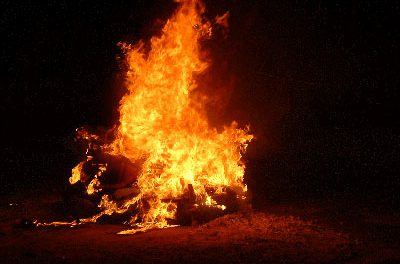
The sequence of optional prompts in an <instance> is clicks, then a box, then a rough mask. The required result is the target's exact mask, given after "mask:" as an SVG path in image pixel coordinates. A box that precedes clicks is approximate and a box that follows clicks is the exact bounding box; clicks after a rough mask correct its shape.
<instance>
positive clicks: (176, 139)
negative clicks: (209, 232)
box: [70, 0, 253, 232]
mask: <svg viewBox="0 0 400 264" xmlns="http://www.w3.org/2000/svg"><path fill="white" fill-rule="evenodd" d="M204 14H205V7H204V5H203V4H202V3H201V2H200V1H197V0H186V1H182V2H181V3H180V4H179V8H178V9H177V11H176V12H175V13H174V14H173V16H172V17H171V18H170V19H169V20H168V21H166V23H165V25H164V27H163V29H162V32H161V34H160V35H159V36H154V37H152V38H151V40H150V41H149V43H146V44H145V43H144V42H143V41H140V42H139V43H137V44H134V45H131V44H127V43H120V46H121V48H122V50H123V52H124V53H125V62H126V66H127V67H126V68H127V72H126V89H127V93H126V94H125V95H124V96H123V97H122V99H121V101H120V107H119V114H120V117H119V122H118V125H117V126H115V127H114V128H113V129H112V130H110V131H109V132H106V133H104V134H103V135H99V134H93V133H91V132H90V131H88V130H86V129H78V130H77V136H76V138H77V141H78V142H79V144H80V145H81V147H82V149H83V150H85V153H86V154H85V157H84V158H83V161H81V162H80V163H79V164H78V165H77V166H75V168H73V170H72V176H71V177H70V183H71V184H73V185H81V186H82V187H84V188H83V189H84V191H85V192H86V194H85V195H87V196H88V198H89V199H90V200H91V201H93V202H94V203H95V204H97V205H98V207H99V212H97V213H96V214H95V215H94V216H92V217H90V218H86V219H81V222H99V221H104V218H108V219H109V218H115V219H118V221H119V222H126V223H127V224H129V225H131V226H134V227H136V228H137V229H135V230H144V231H145V230H147V229H150V228H164V227H168V226H172V225H177V224H178V225H187V224H191V223H193V222H205V221H208V220H210V219H212V218H215V217H217V216H220V215H223V214H225V213H230V212H234V211H237V210H238V209H239V208H240V207H242V206H243V204H245V203H246V192H247V187H246V185H245V184H244V182H243V176H244V171H245V165H244V163H243V161H242V159H241V158H242V155H243V154H244V153H245V151H246V148H247V145H248V143H249V142H250V141H251V140H252V138H253V136H252V135H251V134H249V133H248V132H249V127H248V126H247V127H246V128H244V129H242V128H239V127H238V124H237V123H236V122H235V121H233V122H231V123H230V125H225V126H224V127H223V128H220V129H217V128H215V127H212V126H211V125H210V123H209V119H208V117H207V111H206V109H205V108H206V106H207V102H208V100H209V99H208V98H209V97H210V96H212V95H206V94H205V93H204V91H203V90H202V89H201V87H199V85H198V84H197V79H198V78H199V76H201V74H202V73H203V72H205V70H206V69H207V68H208V65H209V63H210V60H209V59H208V58H206V54H207V53H206V52H204V51H203V50H202V46H201V45H200V43H201V42H202V41H203V40H205V39H208V38H210V37H211V36H212V33H213V26H216V27H218V26H219V27H227V25H228V18H229V13H228V12H227V13H225V14H223V15H221V16H217V17H216V18H214V19H213V20H212V21H209V20H208V19H207V18H206V17H205V15H204ZM132 232H135V231H132Z"/></svg>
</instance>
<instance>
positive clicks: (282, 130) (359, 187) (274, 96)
mask: <svg viewBox="0 0 400 264" xmlns="http://www.w3.org/2000/svg"><path fill="white" fill-rule="evenodd" d="M171 2H172V1H144V0H142V1H133V0H131V1H125V0H118V1H109V2H104V1H93V2H91V1H66V0H64V1H60V0H58V1H47V2H45V3H41V4H39V3H36V2H35V1H25V2H22V1H3V2H2V4H1V8H0V10H1V16H0V35H1V49H0V59H1V67H2V68H1V77H0V87H1V95H2V96H1V102H0V105H1V120H2V131H3V133H2V134H3V136H2V140H1V145H2V148H1V149H2V152H1V156H0V159H1V164H2V165H1V168H2V172H1V175H0V176H1V178H0V184H1V186H2V188H1V189H2V191H3V192H4V191H15V192H18V191H21V190H22V189H24V188H37V187H43V186H47V187H52V186H56V185H57V184H60V183H63V182H66V180H67V177H68V174H69V172H70V169H71V168H72V167H73V165H74V164H75V163H76V162H77V159H78V157H77V156H76V155H75V154H74V153H73V147H72V143H71V142H72V137H73V133H74V129H75V128H76V127H78V126H81V125H85V124H87V125H90V126H92V127H99V126H104V127H107V126H111V125H112V124H113V123H114V122H115V120H116V119H117V117H118V115H117V111H116V110H117V106H118V101H119V98H120V97H121V95H122V94H123V88H122V85H121V80H122V72H121V70H119V65H120V64H119V63H118V61H117V59H116V57H117V55H120V51H119V49H118V47H117V46H116V43H117V42H119V41H121V40H125V41H129V42H134V41H137V40H139V39H140V38H149V37H150V36H151V35H152V34H154V33H157V30H158V29H159V26H158V27H157V25H159V24H160V23H157V22H155V21H156V19H157V18H159V19H161V20H164V21H165V19H166V18H168V16H169V15H170V14H171V12H172V10H173V9H174V6H175V5H174V4H173V3H171ZM207 2H208V4H207V6H208V10H209V13H208V15H209V16H210V17H214V16H215V15H216V14H222V13H223V12H224V11H225V10H229V11H230V13H231V21H230V22H231V23H230V24H231V26H230V34H229V36H228V37H227V39H222V38H221V39H216V40H212V41H209V42H208V43H205V44H204V45H206V46H208V47H210V48H211V49H212V50H211V55H212V57H213V58H214V64H213V66H211V69H210V72H213V74H209V76H208V77H207V78H206V81H205V82H206V83H208V84H210V87H211V89H215V91H216V94H217V95H218V96H220V97H227V98H229V101H227V102H226V103H225V104H223V107H218V106H216V105H213V106H211V107H213V110H212V111H210V112H212V113H213V115H211V116H210V119H211V120H212V121H213V122H214V123H216V124H221V123H222V122H223V121H226V122H228V121H229V120H232V119H237V120H238V121H239V122H240V123H241V124H247V123H250V124H251V127H252V130H253V132H254V133H255V135H256V137H257V141H255V142H254V143H253V144H252V145H251V146H250V147H249V155H248V158H247V159H248V164H249V165H248V167H249V170H248V174H247V175H248V176H247V179H248V183H249V186H250V188H252V189H253V192H254V197H255V199H256V200H257V199H258V200H262V199H281V198H282V197H286V198H288V197H290V196H291V197H295V198H298V197H300V198H301V197H305V198H308V197H321V196H330V197H338V196H344V195H353V196H360V197H361V198H370V199H371V200H376V199H378V200H381V201H382V202H383V203H389V204H398V201H399V200H400V199H399V196H398V192H397V190H398V188H399V187H400V180H399V179H398V173H399V167H400V166H399V158H400V155H399V154H400V136H399V128H398V127H399V125H400V124H399V118H398V116H397V112H398V111H397V110H398V108H399V106H398V102H399V99H400V96H399V89H398V87H399V80H400V77H399V69H400V67H399V60H398V58H400V56H399V49H398V46H399V28H398V26H396V25H397V23H396V20H397V19H398V17H399V14H400V4H399V3H398V2H396V1H385V0H380V1H306V0H297V1H278V0H272V1H235V0H232V1H207ZM213 86H215V87H213ZM221 87H224V88H221ZM288 199H289V198H288Z"/></svg>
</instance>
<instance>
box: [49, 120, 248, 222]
mask: <svg viewBox="0 0 400 264" xmlns="http://www.w3.org/2000/svg"><path fill="white" fill-rule="evenodd" d="M99 134H100V135H99ZM112 139H113V130H108V131H107V133H103V134H101V133H98V134H93V133H91V132H89V131H88V128H87V127H81V128H78V129H77V130H76V135H75V142H76V145H77V146H78V148H79V149H80V150H84V151H82V152H84V153H85V158H84V161H82V162H81V163H79V164H78V166H77V167H76V168H74V170H75V171H74V170H73V175H72V176H71V177H70V183H71V184H72V185H71V186H70V188H69V190H68V191H67V193H68V195H66V199H72V200H73V201H76V200H81V201H90V202H91V204H98V205H99V206H98V208H97V210H96V211H95V212H94V211H93V210H90V211H89V212H91V213H95V214H94V216H93V217H90V218H84V219H80V220H77V221H73V222H71V223H73V224H77V223H84V222H98V223H115V224H120V223H127V224H132V221H131V220H132V219H135V222H134V223H141V222H142V221H143V218H142V216H143V215H145V214H146V210H147V209H149V205H148V200H149V199H150V197H140V199H138V202H137V203H132V204H131V203H129V201H131V200H132V199H134V200H135V198H137V197H138V196H140V193H141V191H140V187H139V186H138V181H137V180H138V177H139V175H140V173H141V172H142V165H143V163H144V160H139V161H137V162H131V161H130V160H129V159H128V158H126V157H124V156H122V155H112V154H108V153H105V152H104V151H103V147H102V146H104V145H106V143H107V142H109V141H110V140H112ZM77 168H79V182H78V181H76V180H75V179H74V177H76V175H74V173H78V171H77ZM94 185H96V186H94ZM94 187H95V189H94ZM240 191H241V190H238V189H233V188H230V187H229V186H226V187H225V188H224V189H223V191H222V192H220V193H217V192H216V189H215V188H212V187H210V188H207V194H208V195H210V197H211V199H212V200H213V201H215V202H216V203H217V204H218V205H220V206H210V205H205V204H204V202H203V201H201V199H203V198H202V197H199V196H196V193H195V191H194V189H193V186H192V184H188V185H187V188H186V190H185V192H184V193H183V194H182V195H181V196H180V197H176V198H171V199H169V200H167V199H165V200H163V202H165V203H168V204H173V206H174V207H176V215H174V217H173V218H169V219H167V224H168V225H169V226H175V225H196V224H202V223H205V222H209V221H211V220H213V219H215V218H217V217H220V216H223V215H225V214H229V213H233V212H237V211H242V210H245V211H247V210H249V209H250V208H251V205H250V203H249V201H248V199H247V198H246V199H243V197H244V196H243V195H244V194H243V193H242V192H240ZM104 197H108V199H110V200H112V201H114V202H115V203H117V206H122V207H123V205H124V204H126V203H128V204H129V206H128V207H126V210H122V211H118V210H115V211H113V212H111V213H104V208H102V206H103V204H102V202H101V201H102V198H104ZM65 202H67V203H68V202H71V201H65ZM57 223H58V224H61V223H63V222H54V224H55V225H57ZM134 223H133V224H134Z"/></svg>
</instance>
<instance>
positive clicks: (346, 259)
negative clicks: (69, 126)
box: [0, 193, 400, 263]
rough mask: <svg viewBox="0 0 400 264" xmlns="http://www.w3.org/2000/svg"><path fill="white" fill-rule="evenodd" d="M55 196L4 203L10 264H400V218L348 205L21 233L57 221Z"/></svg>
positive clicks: (3, 245)
mask: <svg viewBox="0 0 400 264" xmlns="http://www.w3.org/2000/svg"><path fill="white" fill-rule="evenodd" d="M59 199H60V197H59V196H58V195H56V194H54V193H53V194H51V193H48V194H43V193H42V194H39V193H36V194H32V193H24V194H20V195H13V196H4V197H3V198H2V199H1V205H0V206H1V208H0V212H1V213H0V222H1V223H0V258H1V262H4V263H94V262H100V263H128V262H129V263H400V242H399V235H400V216H399V215H396V214H393V213H386V214H385V213H382V212H378V211H377V210H375V211H373V210H370V209H367V208H361V207H360V208H358V207H354V206H350V207H349V206H345V205H343V204H345V203H344V202H342V203H337V202H335V203H334V202H331V203H330V202H324V203H322V202H321V203H319V204H316V203H314V204H313V203H290V204H289V203H286V204H268V205H265V206H262V207H261V208H258V209H254V210H253V211H248V212H243V213H236V214H231V215H225V216H223V217H221V218H217V219H215V220H213V221H211V222H209V223H207V224H204V225H199V226H190V227H174V228H168V229H162V230H153V231H149V232H146V233H139V234H135V235H117V234H116V233H117V232H119V231H121V230H123V229H126V228H127V227H126V226H123V225H111V224H88V225H81V226H77V227H73V228H71V227H65V226H64V227H46V228H44V227H42V228H38V227H29V226H23V225H22V226H21V219H28V220H29V219H39V220H41V221H46V220H56V219H57V214H59V211H56V210H54V204H56V203H57V202H58V201H59Z"/></svg>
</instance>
